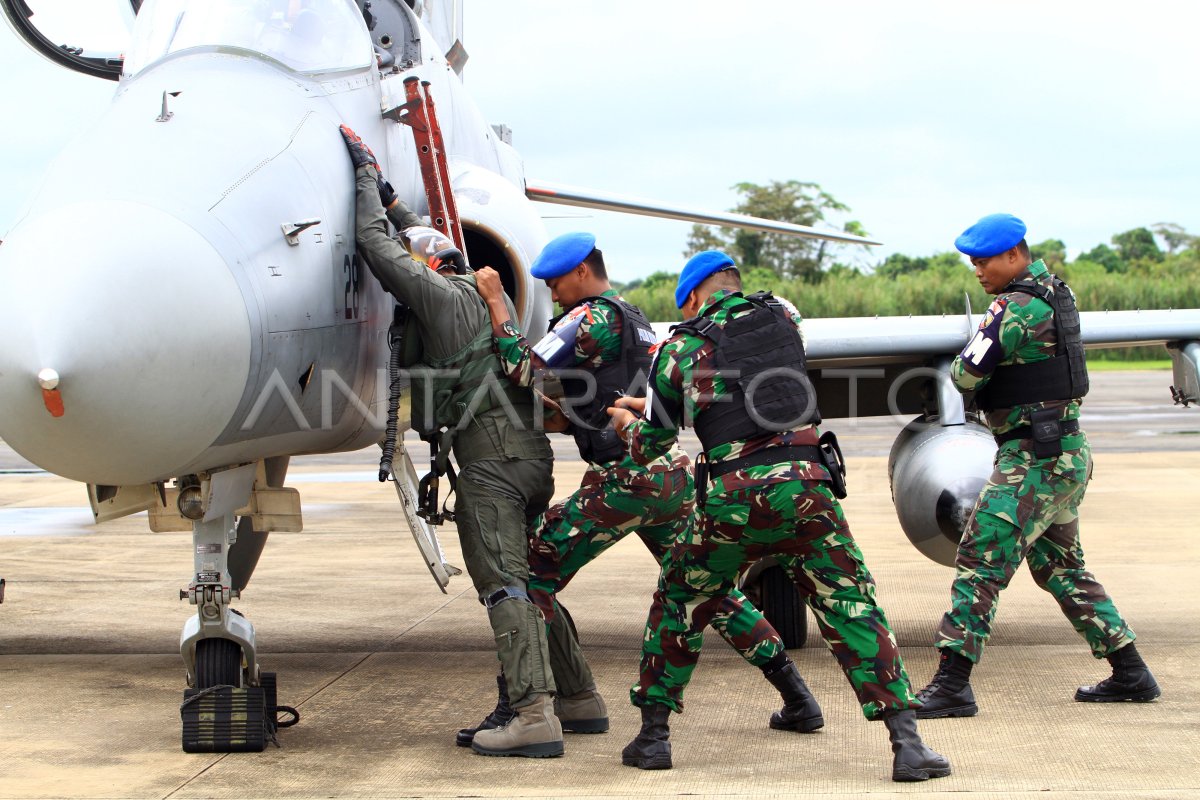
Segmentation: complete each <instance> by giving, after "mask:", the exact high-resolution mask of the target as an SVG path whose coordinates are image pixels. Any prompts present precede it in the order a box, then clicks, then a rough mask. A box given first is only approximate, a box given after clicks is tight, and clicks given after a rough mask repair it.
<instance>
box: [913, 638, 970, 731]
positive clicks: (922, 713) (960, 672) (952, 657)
mask: <svg viewBox="0 0 1200 800" xmlns="http://www.w3.org/2000/svg"><path fill="white" fill-rule="evenodd" d="M973 666H974V664H973V663H972V662H971V659H969V658H967V657H966V656H964V655H963V654H962V653H956V652H954V651H953V650H942V657H941V661H939V662H938V668H937V672H935V673H934V674H933V678H932V679H931V680H930V681H929V685H928V686H926V687H925V688H924V689H922V690H921V691H919V692H917V700H918V701H919V702H920V703H921V706H920V708H918V709H917V717H918V718H920V719H936V718H937V717H973V716H975V715H976V714H978V713H979V706H977V705H975V692H973V691H971V684H970V683H968V681H969V680H970V679H971V667H973Z"/></svg>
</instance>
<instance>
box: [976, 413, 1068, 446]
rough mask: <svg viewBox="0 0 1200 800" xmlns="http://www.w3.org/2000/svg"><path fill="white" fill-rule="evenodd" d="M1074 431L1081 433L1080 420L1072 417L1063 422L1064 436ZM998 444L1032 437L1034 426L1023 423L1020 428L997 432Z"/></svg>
mask: <svg viewBox="0 0 1200 800" xmlns="http://www.w3.org/2000/svg"><path fill="white" fill-rule="evenodd" d="M1072 433H1079V420H1077V419H1070V420H1067V421H1066V422H1064V423H1063V424H1062V434H1063V436H1069V435H1070V434H1072ZM995 438H996V444H1004V443H1005V442H1014V441H1016V440H1017V439H1032V438H1033V428H1032V427H1031V426H1029V425H1022V426H1021V427H1019V428H1013V429H1012V430H1011V431H1008V432H1007V433H998V434H996V437H995Z"/></svg>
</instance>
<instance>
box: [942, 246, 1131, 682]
mask: <svg viewBox="0 0 1200 800" xmlns="http://www.w3.org/2000/svg"><path fill="white" fill-rule="evenodd" d="M1017 281H1036V282H1037V283H1039V284H1041V285H1043V286H1045V287H1047V288H1048V289H1050V290H1051V293H1053V283H1052V276H1051V274H1050V273H1049V272H1048V271H1047V269H1046V265H1045V264H1044V263H1042V261H1041V260H1038V261H1035V262H1034V263H1033V264H1032V265H1030V267H1029V269H1028V270H1027V271H1026V272H1025V273H1024V274H1022V275H1021V276H1018V278H1017ZM1060 285H1061V286H1062V287H1063V288H1064V289H1065V288H1066V287H1065V284H1060ZM1067 291H1069V289H1067ZM1057 344H1058V339H1057V335H1056V328H1055V321H1054V310H1053V308H1051V306H1050V305H1049V304H1048V303H1047V302H1046V301H1044V300H1042V299H1041V298H1039V297H1036V296H1033V295H1030V294H1027V293H1024V292H1017V291H1005V292H1002V293H1001V294H999V295H997V297H996V299H995V301H994V302H993V303H992V305H991V306H990V307H989V308H988V310H987V313H986V314H985V315H984V318H983V320H982V322H981V324H980V327H979V331H978V332H977V333H976V335H975V337H974V338H973V339H972V340H971V342H970V343H969V344H968V345H967V347H966V348H965V349H964V350H963V352H962V353H960V354H959V355H958V356H957V357H956V358H955V359H954V362H953V364H952V365H951V371H950V377H951V379H952V380H953V381H954V385H955V386H956V387H958V389H959V391H962V392H986V391H987V387H988V383H989V381H990V380H991V379H992V376H993V374H994V373H995V370H996V369H997V368H998V367H1005V366H1008V365H1016V364H1032V363H1037V362H1042V361H1046V360H1047V359H1050V358H1051V357H1052V356H1054V354H1055V350H1056V347H1057ZM1080 403H1081V400H1080V398H1078V397H1076V398H1073V399H1067V400H1056V401H1046V402H1035V403H1028V404H1021V405H1016V406H1010V407H1001V408H992V409H991V410H988V411H986V413H985V418H986V421H987V425H988V427H989V428H990V429H991V431H992V434H993V435H994V436H996V437H997V439H1003V438H1010V440H1009V441H1005V442H1003V443H1002V444H1001V445H1000V448H999V450H998V451H997V453H996V462H995V470H994V471H993V473H992V476H991V478H990V479H989V480H988V482H987V484H986V485H985V486H984V488H983V490H982V491H981V492H980V495H979V500H978V501H977V503H976V505H975V510H974V513H973V514H972V515H971V519H970V521H969V522H968V525H967V530H966V532H965V533H964V535H963V538H962V541H961V542H960V544H959V547H958V555H957V558H956V562H955V569H956V574H955V578H954V583H953V585H952V587H951V589H950V610H949V611H948V612H946V614H945V615H944V617H943V618H942V622H941V626H940V628H939V629H938V632H937V637H936V641H935V645H936V646H937V647H938V648H939V649H944V650H951V651H954V652H957V653H960V654H962V655H963V656H965V657H967V658H968V659H970V660H971V661H972V662H978V661H979V658H980V656H981V655H982V653H983V647H984V644H985V643H986V642H987V640H988V637H989V636H990V635H991V628H992V620H993V618H994V617H995V615H996V605H997V602H998V600H999V594H1000V591H1001V590H1002V589H1003V588H1004V587H1005V586H1007V585H1008V583H1009V581H1010V580H1011V579H1012V576H1013V575H1014V574H1015V573H1016V571H1017V569H1018V568H1019V567H1020V566H1021V562H1022V561H1024V560H1028V561H1029V571H1030V573H1031V574H1032V575H1033V579H1034V581H1035V582H1036V583H1037V585H1038V586H1040V587H1041V588H1043V589H1045V590H1046V591H1047V592H1049V593H1050V594H1051V595H1052V596H1053V597H1054V599H1055V600H1056V601H1057V602H1058V605H1059V608H1060V609H1062V612H1063V614H1064V615H1065V616H1066V618H1067V620H1068V621H1070V623H1071V625H1072V626H1073V627H1074V628H1075V630H1076V631H1078V632H1079V634H1080V635H1081V636H1083V638H1084V639H1085V640H1087V643H1088V646H1089V647H1090V648H1091V650H1092V654H1093V655H1094V656H1095V657H1096V658H1104V657H1106V656H1109V655H1111V654H1112V653H1114V652H1116V651H1117V650H1118V649H1120V648H1121V647H1123V646H1124V645H1126V644H1128V643H1130V642H1132V641H1133V640H1134V639H1135V638H1136V637H1135V635H1134V632H1133V631H1132V630H1131V629H1130V628H1129V626H1128V625H1127V624H1126V623H1125V620H1124V619H1123V618H1122V617H1121V615H1120V613H1119V612H1118V611H1117V608H1116V606H1115V605H1114V603H1113V601H1112V598H1110V597H1109V596H1108V593H1107V592H1105V590H1104V587H1103V586H1101V585H1100V583H1099V582H1098V581H1097V580H1096V578H1095V577H1094V576H1093V575H1092V573H1091V572H1089V571H1088V570H1087V568H1086V566H1085V565H1084V559H1083V548H1082V547H1081V545H1080V541H1079V504H1080V503H1081V502H1082V501H1083V496H1084V491H1085V490H1086V488H1087V482H1088V480H1089V479H1090V478H1091V470H1092V458H1091V447H1090V446H1089V444H1088V440H1087V436H1086V435H1085V434H1084V432H1083V431H1082V430H1079V429H1078V419H1079V407H1080ZM1041 409H1060V410H1061V416H1060V418H1061V419H1062V420H1063V421H1064V422H1066V423H1068V424H1069V423H1074V424H1073V425H1070V427H1072V428H1074V432H1071V433H1067V434H1066V435H1065V436H1063V437H1062V440H1061V441H1062V454H1061V455H1058V456H1054V457H1047V458H1038V457H1037V456H1036V455H1035V454H1034V452H1033V450H1032V443H1031V441H1030V439H1028V438H1016V439H1013V438H1011V437H1010V434H1012V432H1014V431H1018V429H1021V430H1025V429H1028V427H1029V425H1030V420H1031V414H1032V413H1034V412H1036V411H1039V410H1041ZM1018 432H1019V431H1018Z"/></svg>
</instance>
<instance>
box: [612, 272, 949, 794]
mask: <svg viewBox="0 0 1200 800" xmlns="http://www.w3.org/2000/svg"><path fill="white" fill-rule="evenodd" d="M675 300H676V304H677V305H678V306H679V307H680V308H682V309H683V313H684V316H685V317H690V318H691V319H689V320H688V321H687V322H684V323H683V324H682V325H680V326H677V328H676V329H675V334H674V335H673V336H672V338H670V339H669V340H667V341H666V342H665V343H664V344H663V346H662V347H661V348H660V349H659V351H658V353H657V355H656V357H655V361H654V365H653V367H652V371H651V377H650V386H649V389H648V391H647V400H646V401H644V402H641V403H638V402H635V401H632V400H622V401H618V406H621V407H620V408H614V409H612V410H611V412H610V413H611V415H612V416H613V417H614V419H615V420H616V423H617V426H618V429H619V430H620V431H621V433H622V435H623V436H624V437H625V438H626V440H627V441H628V443H629V447H630V452H631V454H632V456H633V458H634V459H635V460H636V461H638V462H641V463H645V462H647V461H650V460H653V459H655V458H658V457H659V456H660V454H661V453H663V452H664V451H666V450H667V449H668V448H670V447H671V446H672V444H673V443H674V442H675V441H676V439H677V436H678V428H679V427H680V426H681V425H686V426H691V427H695V428H696V432H697V434H698V435H699V436H700V440H701V443H702V444H703V445H704V448H705V452H704V454H703V456H702V459H703V462H701V461H698V462H697V468H696V472H697V477H696V485H697V492H698V494H700V495H703V494H704V493H705V490H707V497H706V498H705V499H704V500H703V501H701V500H698V501H697V504H698V522H697V524H696V525H695V527H694V529H693V530H692V531H691V532H690V534H689V535H688V536H687V538H686V539H684V540H683V541H681V542H679V543H678V544H676V545H675V547H674V548H673V549H672V551H671V553H670V554H669V556H668V557H667V560H666V561H665V562H664V567H663V574H662V577H661V579H660V581H659V586H658V591H657V592H656V593H655V595H654V601H653V604H652V606H651V608H650V614H649V618H648V620H647V625H646V633H645V640H644V644H643V647H642V660H641V677H640V679H639V681H638V683H636V684H635V685H634V686H633V688H632V690H631V692H630V696H631V699H632V701H633V703H634V705H637V706H639V707H640V708H641V711H642V730H641V732H640V733H639V734H638V736H637V737H636V738H635V739H634V740H633V741H632V742H630V744H629V745H628V746H627V747H626V748H625V750H624V751H623V753H622V760H623V763H625V764H627V765H630V766H637V767H639V768H642V769H664V768H669V767H670V766H671V750H670V742H669V741H668V738H669V726H668V718H669V716H670V712H671V711H672V710H674V711H682V708H683V690H684V688H685V687H686V686H687V683H688V680H689V679H690V677H691V674H692V671H693V669H694V668H695V665H696V662H697V660H698V659H699V656H700V648H701V644H702V638H703V630H704V626H705V625H706V624H708V622H709V620H710V619H711V617H712V614H713V613H714V612H715V611H716V610H717V609H719V608H720V607H721V605H722V604H723V603H724V602H725V598H726V596H727V595H728V594H729V592H730V591H731V589H732V588H733V586H734V581H735V580H736V578H737V575H738V574H739V572H741V570H743V569H744V568H745V567H746V566H747V565H748V564H750V563H753V562H754V561H757V560H759V559H761V558H764V557H767V556H773V557H774V558H775V559H776V560H777V561H778V562H779V564H780V565H781V566H782V567H783V568H784V569H785V570H786V571H787V573H788V575H789V576H790V577H791V579H792V580H793V581H794V582H795V584H796V586H797V588H798V589H799V590H800V592H801V594H802V595H803V596H804V597H805V599H806V600H807V602H808V604H809V606H810V607H811V608H812V610H813V612H814V613H815V615H816V619H817V624H818V626H819V627H820V630H821V634H822V636H823V637H824V638H825V642H826V644H827V645H828V647H829V649H830V650H831V651H832V652H833V654H834V655H835V656H836V658H837V660H838V663H839V665H840V666H841V667H842V669H843V671H844V672H845V674H846V677H847V679H848V680H849V681H850V685H851V687H852V688H853V690H854V692H855V694H856V695H857V696H858V699H859V702H860V703H861V704H862V708H863V713H864V714H865V715H867V717H868V718H872V717H875V716H879V717H882V718H883V719H884V721H885V722H886V724H887V726H888V730H889V732H890V734H891V740H892V749H893V752H894V754H895V756H894V760H893V767H892V778H893V780H898V781H911V780H925V779H927V778H932V777H941V776H944V775H948V774H950V764H949V762H948V761H947V760H946V759H945V758H943V757H942V756H940V755H938V754H937V753H935V752H933V751H932V750H930V749H929V748H927V747H925V745H924V744H923V743H922V742H921V739H920V737H919V736H918V734H917V730H916V718H915V716H914V714H913V708H914V707H915V699H914V697H913V695H912V691H911V687H910V685H909V680H908V676H907V674H906V673H905V670H904V664H903V662H902V661H901V658H900V652H899V649H898V648H897V646H896V640H895V638H894V637H893V635H892V632H891V629H890V628H889V627H888V623H887V618H886V617H885V615H884V613H883V609H881V608H880V607H879V605H878V604H877V603H876V600H875V587H874V581H873V580H872V578H871V574H870V573H869V572H868V571H867V567H866V565H865V564H864V563H863V558H862V554H861V552H860V551H859V549H858V546H857V545H856V544H855V541H854V538H853V537H852V536H851V534H850V530H849V528H848V526H847V525H846V520H845V517H844V515H843V514H842V509H841V506H840V505H839V504H838V501H837V498H836V497H835V495H834V491H833V489H832V488H831V487H832V485H833V484H832V483H831V481H834V480H840V478H841V475H840V470H839V471H838V475H836V476H835V475H833V474H831V472H830V469H831V467H832V466H833V462H832V461H829V460H826V459H825V458H823V457H822V453H821V448H820V442H821V438H820V437H819V434H818V431H817V428H816V424H815V423H816V422H819V421H820V417H819V414H818V413H817V412H816V397H815V394H814V393H813V390H812V384H811V382H810V381H809V380H808V377H807V373H806V372H805V364H804V345H803V338H802V334H801V328H800V326H801V318H800V315H799V313H798V312H797V311H796V309H795V308H794V307H792V305H791V304H790V303H787V302H786V301H782V300H778V299H776V298H773V297H771V296H770V295H769V294H767V295H751V296H749V297H745V296H743V295H742V294H741V279H740V277H739V275H738V272H737V270H736V268H735V267H734V263H733V260H732V259H730V258H729V256H727V255H726V254H724V253H720V252H717V251H706V252H704V253H700V254H698V255H696V256H694V257H693V258H692V259H691V260H690V261H688V263H687V265H686V266H685V267H684V270H683V273H682V274H681V275H680V278H679V286H678V288H677V289H676V294H675ZM627 409H634V410H637V411H642V412H644V413H645V414H646V416H644V417H636V416H635V415H634V414H633V413H631V412H630V411H629V410H627ZM702 463H703V464H704V465H705V466H706V468H707V477H705V476H703V474H702V473H703V472H704V470H703V469H702V466H701V465H702ZM834 468H836V467H834ZM709 478H711V479H712V483H711V486H710V485H709V484H708V479H709ZM773 722H774V720H773ZM801 730H804V728H801Z"/></svg>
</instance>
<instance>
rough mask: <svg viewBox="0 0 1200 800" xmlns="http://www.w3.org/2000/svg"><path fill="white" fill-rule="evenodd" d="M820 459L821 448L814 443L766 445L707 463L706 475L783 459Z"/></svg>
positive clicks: (780, 461)
mask: <svg viewBox="0 0 1200 800" xmlns="http://www.w3.org/2000/svg"><path fill="white" fill-rule="evenodd" d="M820 460H821V448H819V447H817V446H816V445H815V444H801V445H781V446H779V447H768V448H767V449H766V450H759V451H758V452H757V453H751V454H750V455H748V456H742V457H741V458H733V459H730V460H728V461H718V462H716V463H713V464H709V465H708V477H709V478H710V479H712V478H719V477H721V476H722V475H728V474H729V473H730V472H735V471H736V470H739V469H748V468H749V467H761V466H765V465H767V464H782V463H783V462H785V461H820Z"/></svg>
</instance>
